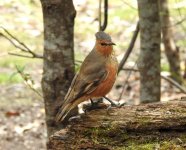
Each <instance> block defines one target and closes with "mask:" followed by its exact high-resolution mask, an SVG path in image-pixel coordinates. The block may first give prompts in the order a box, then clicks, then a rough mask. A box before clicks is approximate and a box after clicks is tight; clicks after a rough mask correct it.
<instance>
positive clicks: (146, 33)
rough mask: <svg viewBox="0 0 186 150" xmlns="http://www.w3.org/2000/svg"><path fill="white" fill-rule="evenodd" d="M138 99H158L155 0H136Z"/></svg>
mask: <svg viewBox="0 0 186 150" xmlns="http://www.w3.org/2000/svg"><path fill="white" fill-rule="evenodd" d="M138 9H139V11H138V12H139V23H140V44H141V50H140V56H139V62H138V68H139V71H140V84H141V88H140V101H141V103H149V102H157V101H160V41H161V36H160V21H159V9H158V1H157V0H138Z"/></svg>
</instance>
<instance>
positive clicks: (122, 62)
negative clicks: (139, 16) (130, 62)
mask: <svg viewBox="0 0 186 150" xmlns="http://www.w3.org/2000/svg"><path fill="white" fill-rule="evenodd" d="M138 33H139V21H138V23H137V25H136V30H135V31H134V34H133V36H132V39H131V41H130V45H129V47H128V49H127V51H126V53H125V55H124V56H123V58H122V60H121V62H120V64H119V69H118V73H119V72H120V71H121V69H122V68H123V66H124V65H125V62H126V61H127V58H128V57H129V55H130V53H131V52H132V49H133V47H134V44H135V42H136V39H137V36H138Z"/></svg>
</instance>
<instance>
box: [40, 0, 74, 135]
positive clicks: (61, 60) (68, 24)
mask: <svg viewBox="0 0 186 150" xmlns="http://www.w3.org/2000/svg"><path fill="white" fill-rule="evenodd" d="M41 4H42V9H43V21H44V66H43V78H42V89H43V95H44V102H45V112H46V125H47V132H48V136H50V135H51V134H52V133H53V132H55V131H56V130H58V129H60V128H62V125H60V124H57V123H56V122H55V120H54V118H55V115H56V113H57V108H58V107H59V104H60V102H61V101H62V100H63V98H64V96H65V93H66V92H67V89H68V87H69V85H70V82H71V80H72V78H73V76H74V49H73V47H74V41H73V37H74V18H75V14H76V11H75V9H74V6H73V2H72V0H41Z"/></svg>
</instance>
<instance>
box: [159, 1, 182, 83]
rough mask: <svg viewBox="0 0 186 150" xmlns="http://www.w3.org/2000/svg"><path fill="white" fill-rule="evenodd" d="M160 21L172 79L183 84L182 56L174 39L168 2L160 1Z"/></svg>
mask: <svg viewBox="0 0 186 150" xmlns="http://www.w3.org/2000/svg"><path fill="white" fill-rule="evenodd" d="M159 7H160V19H161V30H162V38H163V43H164V47H165V54H166V56H167V59H168V62H169V67H170V73H171V77H172V78H173V79H174V80H176V81H177V82H178V83H182V76H181V70H180V56H179V49H178V47H177V46H176V44H175V42H174V39H173V34H174V33H173V27H171V26H172V25H171V21H170V15H169V8H168V1H167V0H159Z"/></svg>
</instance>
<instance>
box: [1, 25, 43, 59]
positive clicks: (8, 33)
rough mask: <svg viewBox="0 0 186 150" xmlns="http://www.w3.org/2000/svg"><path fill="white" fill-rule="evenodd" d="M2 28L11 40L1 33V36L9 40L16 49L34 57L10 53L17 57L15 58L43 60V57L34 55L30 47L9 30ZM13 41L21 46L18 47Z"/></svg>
mask: <svg viewBox="0 0 186 150" xmlns="http://www.w3.org/2000/svg"><path fill="white" fill-rule="evenodd" d="M0 28H2V29H3V31H4V32H5V33H6V34H7V35H8V36H10V38H9V37H8V36H7V35H4V34H3V33H1V32H0V35H1V36H3V37H4V38H5V39H7V40H8V41H9V42H10V43H11V44H12V45H13V46H14V47H16V48H18V49H20V50H21V51H22V52H25V53H29V54H31V55H32V56H26V55H21V54H20V55H19V54H15V53H9V54H11V55H15V56H21V57H26V58H40V59H42V58H43V56H42V55H39V54H36V53H34V52H33V51H32V50H31V49H30V48H28V46H26V45H25V44H24V43H23V42H21V41H20V40H18V39H17V38H16V37H15V36H13V35H12V34H11V33H10V32H9V31H8V30H7V29H5V28H4V27H1V26H0ZM12 39H13V40H15V41H16V42H17V43H18V44H19V45H17V44H16V43H15V42H14V41H13V40H12Z"/></svg>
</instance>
